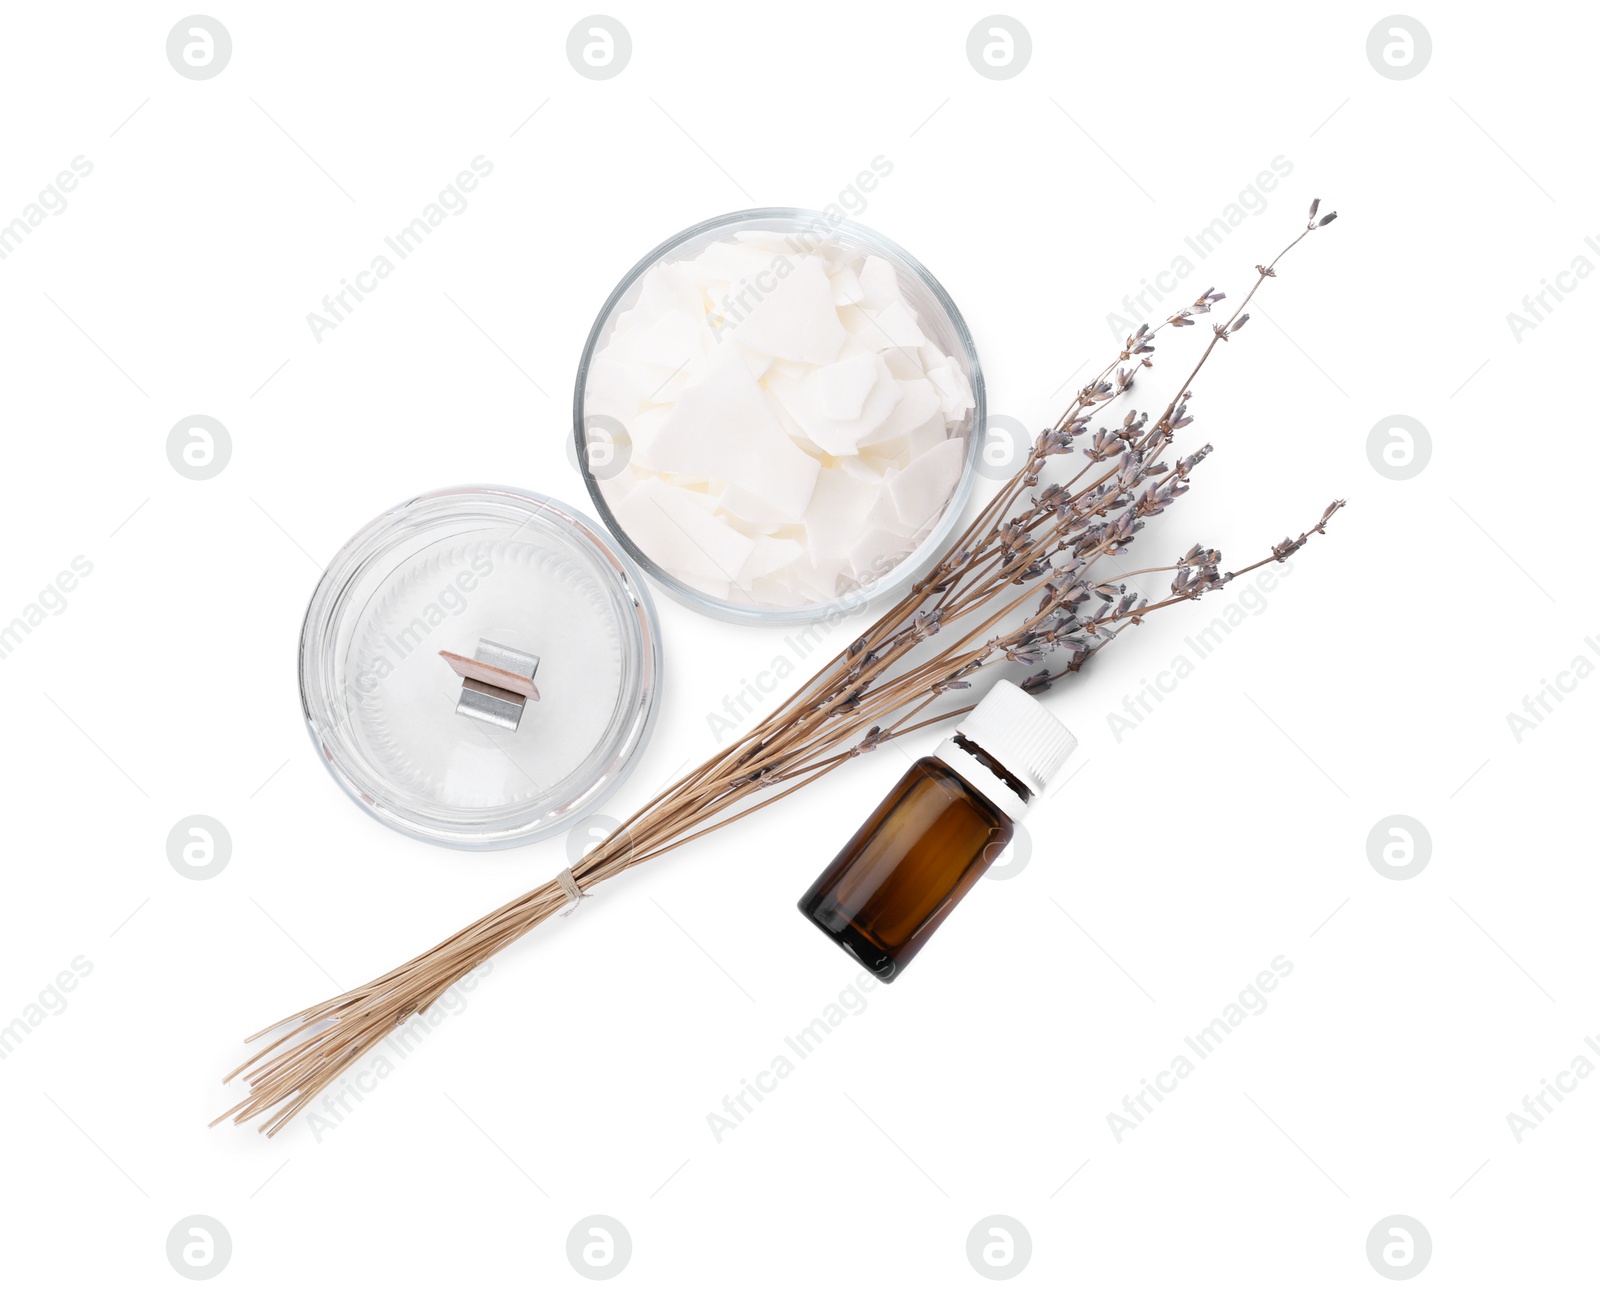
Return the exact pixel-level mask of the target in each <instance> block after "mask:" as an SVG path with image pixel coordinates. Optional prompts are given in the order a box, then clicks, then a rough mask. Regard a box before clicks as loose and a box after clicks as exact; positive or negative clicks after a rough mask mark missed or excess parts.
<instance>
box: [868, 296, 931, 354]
mask: <svg viewBox="0 0 1600 1296" xmlns="http://www.w3.org/2000/svg"><path fill="white" fill-rule="evenodd" d="M867 318H868V319H870V320H871V321H872V322H873V324H875V325H876V326H877V330H878V350H880V351H882V350H885V349H887V348H888V347H899V348H900V349H901V350H905V351H915V350H916V349H917V348H918V347H920V346H922V345H923V343H925V342H926V341H927V340H928V339H927V338H925V337H923V336H922V330H921V329H919V328H918V327H917V317H916V316H915V315H913V314H912V313H911V308H910V307H908V306H907V305H906V304H905V303H904V302H903V301H898V300H897V301H892V302H890V303H889V304H888V305H887V306H885V307H884V308H883V309H882V310H869V311H867ZM868 336H869V337H870V336H871V335H870V333H869V334H868Z"/></svg>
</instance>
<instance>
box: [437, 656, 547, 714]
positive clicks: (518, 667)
mask: <svg viewBox="0 0 1600 1296" xmlns="http://www.w3.org/2000/svg"><path fill="white" fill-rule="evenodd" d="M439 656H441V657H443V658H444V660H445V662H446V664H447V665H448V666H449V667H450V669H451V670H453V671H455V673H456V674H457V675H459V676H461V700H460V701H459V702H457V703H456V714H457V715H462V716H466V717H467V718H468V719H471V720H486V721H488V723H490V724H492V725H498V726H499V727H500V728H502V729H512V730H514V729H516V727H517V726H518V725H520V724H521V723H522V712H523V710H524V709H525V708H526V706H527V704H528V703H529V702H537V701H538V700H539V689H538V687H537V686H536V685H535V684H534V682H533V675H534V672H535V671H537V670H538V669H539V659H538V658H537V657H535V656H534V655H533V654H532V653H525V652H520V651H519V650H517V649H515V648H507V647H506V646H505V645H504V644H498V643H495V642H494V641H493V640H492V639H480V640H478V653H477V656H476V657H463V656H462V655H461V654H460V653H453V652H444V651H441V652H440V653H439Z"/></svg>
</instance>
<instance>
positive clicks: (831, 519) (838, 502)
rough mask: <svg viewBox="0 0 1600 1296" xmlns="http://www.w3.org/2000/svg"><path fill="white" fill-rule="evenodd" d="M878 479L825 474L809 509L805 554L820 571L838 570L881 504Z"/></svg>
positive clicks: (842, 473) (844, 473)
mask: <svg viewBox="0 0 1600 1296" xmlns="http://www.w3.org/2000/svg"><path fill="white" fill-rule="evenodd" d="M878 494H879V480H878V478H877V477H876V476H873V477H872V478H871V479H870V480H867V481H863V480H861V479H860V478H858V477H855V476H853V475H851V474H850V473H847V472H829V473H824V474H823V475H822V476H821V477H819V478H817V490H816V493H815V494H814V495H812V497H811V507H810V508H809V509H807V510H806V552H807V553H808V554H809V555H810V557H811V565H812V566H813V567H815V568H816V569H817V570H818V571H838V570H840V569H841V568H842V567H843V566H844V564H845V559H846V557H847V556H848V554H849V552H850V548H851V546H852V545H853V544H854V543H855V541H856V539H857V537H859V536H860V534H861V528H862V526H863V525H864V524H865V523H866V520H867V514H868V513H870V512H871V511H872V509H873V506H874V505H875V504H876V503H877V501H878Z"/></svg>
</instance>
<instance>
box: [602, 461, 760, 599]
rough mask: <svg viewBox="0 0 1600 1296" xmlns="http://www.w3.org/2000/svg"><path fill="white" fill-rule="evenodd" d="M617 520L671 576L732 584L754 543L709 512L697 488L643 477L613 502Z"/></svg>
mask: <svg viewBox="0 0 1600 1296" xmlns="http://www.w3.org/2000/svg"><path fill="white" fill-rule="evenodd" d="M612 507H613V510H614V511H615V513H616V517H617V523H618V525H619V526H621V527H622V529H623V530H624V531H626V532H627V533H628V535H629V536H631V537H632V538H633V542H634V543H635V544H637V545H638V546H639V547H640V548H641V549H643V550H644V551H645V552H646V553H647V554H649V555H650V556H651V558H653V559H654V560H655V561H656V562H657V563H659V564H660V565H661V566H662V567H664V568H665V569H666V570H667V571H670V572H672V573H673V575H675V576H681V577H683V578H684V579H692V580H698V581H711V582H718V581H720V582H721V583H722V584H723V585H727V584H729V583H730V582H732V581H733V580H734V579H735V578H736V577H737V576H738V574H739V569H740V568H741V567H743V566H744V564H745V562H746V561H747V560H748V559H749V557H750V555H751V554H752V553H753V552H754V551H755V547H756V542H755V541H754V540H752V539H751V538H750V537H749V536H746V535H742V534H740V533H739V532H738V531H735V530H734V529H733V528H732V527H731V526H729V525H728V524H727V523H726V522H724V521H723V520H722V519H721V518H718V517H716V516H715V514H714V513H713V509H714V508H715V504H714V502H713V501H712V500H711V499H710V498H708V497H707V496H706V495H705V494H703V493H702V492H700V491H694V490H688V489H685V488H684V487H682V486H674V485H672V484H671V483H669V482H664V481H662V480H661V479H660V478H655V477H646V478H644V479H643V480H641V481H639V482H638V483H637V484H636V485H635V486H634V488H633V489H632V490H631V491H629V492H628V494H627V495H626V496H625V497H623V499H622V500H621V501H620V502H618V503H616V504H614V505H613V506H612Z"/></svg>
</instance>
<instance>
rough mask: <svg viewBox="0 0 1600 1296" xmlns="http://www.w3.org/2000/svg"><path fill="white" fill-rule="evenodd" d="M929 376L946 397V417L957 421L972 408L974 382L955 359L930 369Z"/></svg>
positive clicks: (947, 360)
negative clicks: (969, 379)
mask: <svg viewBox="0 0 1600 1296" xmlns="http://www.w3.org/2000/svg"><path fill="white" fill-rule="evenodd" d="M928 377H929V378H930V379H932V380H933V382H934V385H935V386H937V387H938V388H939V392H940V394H941V395H942V396H943V397H944V416H945V418H946V419H949V420H951V421H952V422H954V421H957V420H959V419H960V418H961V417H962V416H963V415H964V414H966V412H967V411H968V410H969V409H971V408H972V384H971V383H969V382H968V381H967V376H966V374H964V373H962V372H961V370H960V368H959V367H958V366H957V365H956V362H955V361H954V360H950V359H946V360H945V362H944V363H943V364H942V365H940V366H939V367H938V368H937V369H930V370H929V371H928Z"/></svg>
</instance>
